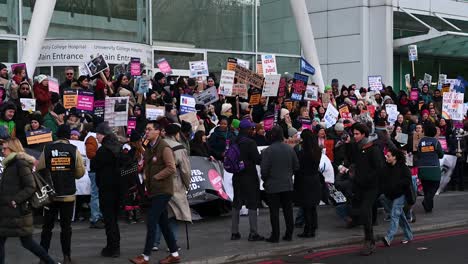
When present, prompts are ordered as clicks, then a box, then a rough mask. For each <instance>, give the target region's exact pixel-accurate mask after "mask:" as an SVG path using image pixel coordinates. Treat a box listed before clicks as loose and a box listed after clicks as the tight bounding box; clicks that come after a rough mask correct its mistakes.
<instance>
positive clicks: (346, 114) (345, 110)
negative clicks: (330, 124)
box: [338, 104, 353, 120]
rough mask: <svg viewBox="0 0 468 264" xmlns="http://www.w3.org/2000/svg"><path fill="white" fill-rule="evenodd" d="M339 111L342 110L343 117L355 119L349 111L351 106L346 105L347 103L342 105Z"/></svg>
mask: <svg viewBox="0 0 468 264" xmlns="http://www.w3.org/2000/svg"><path fill="white" fill-rule="evenodd" d="M338 111H339V112H340V116H341V118H343V119H347V120H351V119H353V117H352V116H351V113H350V112H349V107H348V105H346V104H344V105H340V107H339V110H338Z"/></svg>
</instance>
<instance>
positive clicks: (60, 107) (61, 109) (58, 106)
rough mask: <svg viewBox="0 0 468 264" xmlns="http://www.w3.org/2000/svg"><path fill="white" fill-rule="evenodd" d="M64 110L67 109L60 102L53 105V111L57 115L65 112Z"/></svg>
mask: <svg viewBox="0 0 468 264" xmlns="http://www.w3.org/2000/svg"><path fill="white" fill-rule="evenodd" d="M65 112H67V109H65V107H63V105H62V104H56V105H55V107H54V113H56V114H57V115H61V114H65Z"/></svg>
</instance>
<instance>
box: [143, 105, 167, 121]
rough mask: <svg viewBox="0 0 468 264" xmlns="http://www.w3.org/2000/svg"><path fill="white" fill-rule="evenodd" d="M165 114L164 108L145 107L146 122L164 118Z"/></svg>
mask: <svg viewBox="0 0 468 264" xmlns="http://www.w3.org/2000/svg"><path fill="white" fill-rule="evenodd" d="M165 112H166V108H165V107H157V106H154V105H146V119H148V120H157V119H158V117H160V116H164V114H165Z"/></svg>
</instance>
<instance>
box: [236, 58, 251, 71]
mask: <svg viewBox="0 0 468 264" xmlns="http://www.w3.org/2000/svg"><path fill="white" fill-rule="evenodd" d="M236 61H237V65H239V66H241V67H244V68H246V69H248V70H249V69H250V61H248V60H242V59H239V58H236Z"/></svg>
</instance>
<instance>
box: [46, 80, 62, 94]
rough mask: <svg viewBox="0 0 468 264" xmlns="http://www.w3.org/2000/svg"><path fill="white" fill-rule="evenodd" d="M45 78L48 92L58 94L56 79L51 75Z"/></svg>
mask: <svg viewBox="0 0 468 264" xmlns="http://www.w3.org/2000/svg"><path fill="white" fill-rule="evenodd" d="M47 79H48V80H49V92H51V93H57V94H60V88H59V83H58V80H57V79H56V78H54V77H51V76H47Z"/></svg>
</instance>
